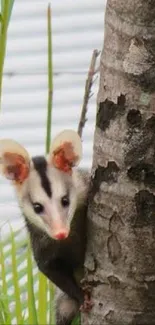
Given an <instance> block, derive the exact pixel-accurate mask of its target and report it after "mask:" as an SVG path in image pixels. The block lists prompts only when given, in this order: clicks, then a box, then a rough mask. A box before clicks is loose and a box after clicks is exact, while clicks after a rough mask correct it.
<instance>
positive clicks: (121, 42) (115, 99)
mask: <svg viewBox="0 0 155 325" xmlns="http://www.w3.org/2000/svg"><path fill="white" fill-rule="evenodd" d="M100 68H101V70H100V72H101V76H100V88H99V93H98V110H97V118H96V130H95V137H94V157H93V167H92V189H91V193H90V202H89V208H88V220H89V225H88V247H87V256H86V263H85V265H86V271H87V280H88V282H89V284H91V286H92V300H93V302H94V307H93V309H92V311H91V312H90V314H84V315H83V316H82V324H84V325H90V324H92V325H100V324H102V325H129V324H132V325H155V1H154V0H130V1H127V0H108V1H107V8H106V17H105V39H104V47H103V51H102V54H101V67H100Z"/></svg>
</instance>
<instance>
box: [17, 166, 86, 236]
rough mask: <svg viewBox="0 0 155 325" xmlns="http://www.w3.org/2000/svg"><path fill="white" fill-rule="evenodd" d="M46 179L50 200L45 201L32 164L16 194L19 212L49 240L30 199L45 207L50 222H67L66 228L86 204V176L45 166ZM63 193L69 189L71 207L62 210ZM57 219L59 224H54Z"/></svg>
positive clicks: (48, 230) (47, 198)
mask: <svg viewBox="0 0 155 325" xmlns="http://www.w3.org/2000/svg"><path fill="white" fill-rule="evenodd" d="M47 177H48V179H49V181H50V183H51V188H52V197H51V198H49V197H48V195H47V194H46V192H45V190H44V189H43V188H42V185H41V179H40V177H39V174H38V173H37V171H36V170H35V168H34V166H33V163H31V167H30V173H29V176H28V178H27V179H26V180H25V182H24V183H23V185H21V187H20V190H19V191H17V197H18V200H19V205H20V208H21V210H22V212H23V214H24V215H25V216H26V217H27V219H28V220H29V222H31V223H33V224H34V225H36V226H37V227H39V228H40V229H42V230H43V231H44V232H45V233H47V234H48V235H49V236H51V229H49V227H48V225H47V223H45V222H44V218H42V217H41V216H38V214H36V213H35V212H34V209H33V206H32V202H31V201H30V197H31V200H32V201H33V202H39V203H41V204H42V205H43V206H45V207H46V211H47V215H48V217H50V218H51V222H53V221H56V222H58V223H59V221H61V220H66V221H65V222H66V227H68V228H69V226H70V223H71V221H72V218H73V216H74V213H75V210H76V208H77V207H78V206H80V205H81V204H83V203H84V201H85V200H86V197H87V192H88V175H87V172H86V171H83V170H80V169H73V171H72V175H69V174H67V173H64V172H62V171H60V170H58V169H56V168H55V167H53V166H52V167H51V165H48V167H47ZM66 189H69V198H70V205H69V207H67V208H65V209H64V208H63V207H62V206H61V205H60V199H61V197H63V196H64V195H66ZM58 216H59V217H60V218H61V220H57V218H58Z"/></svg>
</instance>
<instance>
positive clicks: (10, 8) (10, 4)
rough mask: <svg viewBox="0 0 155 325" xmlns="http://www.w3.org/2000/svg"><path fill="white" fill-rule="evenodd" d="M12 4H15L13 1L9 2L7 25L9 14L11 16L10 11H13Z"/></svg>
mask: <svg viewBox="0 0 155 325" xmlns="http://www.w3.org/2000/svg"><path fill="white" fill-rule="evenodd" d="M14 2H15V0H10V3H9V11H8V24H9V21H10V17H11V14H12V9H13V5H14Z"/></svg>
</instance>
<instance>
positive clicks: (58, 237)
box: [54, 230, 68, 240]
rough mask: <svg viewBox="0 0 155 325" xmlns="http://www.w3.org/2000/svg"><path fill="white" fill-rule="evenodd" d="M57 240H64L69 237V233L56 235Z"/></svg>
mask: <svg viewBox="0 0 155 325" xmlns="http://www.w3.org/2000/svg"><path fill="white" fill-rule="evenodd" d="M54 237H55V239H58V240H62V239H65V238H67V237H68V232H67V231H64V230H63V231H60V232H58V233H57V234H55V235H54Z"/></svg>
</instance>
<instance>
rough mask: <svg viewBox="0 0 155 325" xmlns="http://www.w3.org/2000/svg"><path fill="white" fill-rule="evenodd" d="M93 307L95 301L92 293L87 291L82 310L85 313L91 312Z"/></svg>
mask: <svg viewBox="0 0 155 325" xmlns="http://www.w3.org/2000/svg"><path fill="white" fill-rule="evenodd" d="M92 307H93V302H92V300H91V298H90V294H89V293H85V295H84V303H83V305H82V306H81V307H80V311H81V312H83V313H89V311H90V310H91V309H92Z"/></svg>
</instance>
